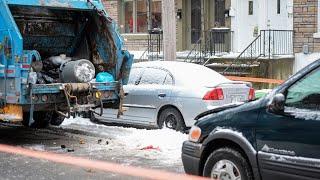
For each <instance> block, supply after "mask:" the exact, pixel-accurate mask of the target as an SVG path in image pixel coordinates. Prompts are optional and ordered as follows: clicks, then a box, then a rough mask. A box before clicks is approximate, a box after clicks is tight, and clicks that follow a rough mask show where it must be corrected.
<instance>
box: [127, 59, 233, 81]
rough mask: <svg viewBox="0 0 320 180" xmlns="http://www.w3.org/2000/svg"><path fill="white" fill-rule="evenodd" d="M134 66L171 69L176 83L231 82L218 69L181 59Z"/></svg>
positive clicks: (141, 63)
mask: <svg viewBox="0 0 320 180" xmlns="http://www.w3.org/2000/svg"><path fill="white" fill-rule="evenodd" d="M133 67H153V68H161V69H166V70H167V71H169V72H170V73H171V74H172V75H173V76H174V78H175V83H176V85H184V86H189V85H190V86H195V85H200V86H207V87H213V86H216V85H218V84H220V83H225V82H230V80H229V79H227V78H225V77H224V76H222V75H221V74H219V73H217V72H216V71H214V70H212V69H209V68H207V67H205V66H202V65H198V64H194V63H186V62H179V61H148V62H140V63H135V64H134V65H133Z"/></svg>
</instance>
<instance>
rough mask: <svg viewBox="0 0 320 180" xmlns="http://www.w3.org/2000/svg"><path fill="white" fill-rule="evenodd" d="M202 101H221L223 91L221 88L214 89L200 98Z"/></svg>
mask: <svg viewBox="0 0 320 180" xmlns="http://www.w3.org/2000/svg"><path fill="white" fill-rule="evenodd" d="M202 99H203V100H223V99H224V95H223V90H222V88H214V89H212V90H211V91H208V92H207V93H206V95H204V97H203V98H202Z"/></svg>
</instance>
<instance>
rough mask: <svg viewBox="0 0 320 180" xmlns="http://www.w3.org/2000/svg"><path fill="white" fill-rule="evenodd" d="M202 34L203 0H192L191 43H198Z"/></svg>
mask: <svg viewBox="0 0 320 180" xmlns="http://www.w3.org/2000/svg"><path fill="white" fill-rule="evenodd" d="M200 36H201V0H191V43H192V44H196V43H197V42H198V40H199V39H200Z"/></svg>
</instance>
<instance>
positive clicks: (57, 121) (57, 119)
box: [50, 112, 65, 126]
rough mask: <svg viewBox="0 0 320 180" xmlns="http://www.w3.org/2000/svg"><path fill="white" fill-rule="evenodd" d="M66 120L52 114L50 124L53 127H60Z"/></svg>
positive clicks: (54, 113)
mask: <svg viewBox="0 0 320 180" xmlns="http://www.w3.org/2000/svg"><path fill="white" fill-rule="evenodd" d="M64 119H65V117H63V116H61V115H59V114H58V113H56V112H52V115H51V120H50V124H51V125H53V126H60V125H61V124H62V123H63V121H64Z"/></svg>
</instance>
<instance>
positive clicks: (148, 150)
mask: <svg viewBox="0 0 320 180" xmlns="http://www.w3.org/2000/svg"><path fill="white" fill-rule="evenodd" d="M75 125H80V126H79V127H78V126H75ZM62 127H63V128H72V129H74V128H76V127H77V128H81V130H87V131H89V132H95V133H99V134H101V135H104V136H108V137H110V138H112V141H113V142H116V143H113V144H112V146H113V148H114V149H124V150H127V151H130V152H132V153H133V154H134V155H135V156H139V157H143V158H148V159H161V160H162V161H170V162H173V163H175V162H180V161H181V148H182V144H183V142H184V141H185V140H187V139H188V135H187V134H183V133H180V132H177V131H174V130H171V129H156V130H146V129H136V128H124V127H117V126H105V125H99V124H94V123H92V122H91V121H90V120H89V119H84V118H70V119H66V120H65V121H64V122H63V124H62ZM84 128H85V129H84ZM114 146H119V147H114Z"/></svg>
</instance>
